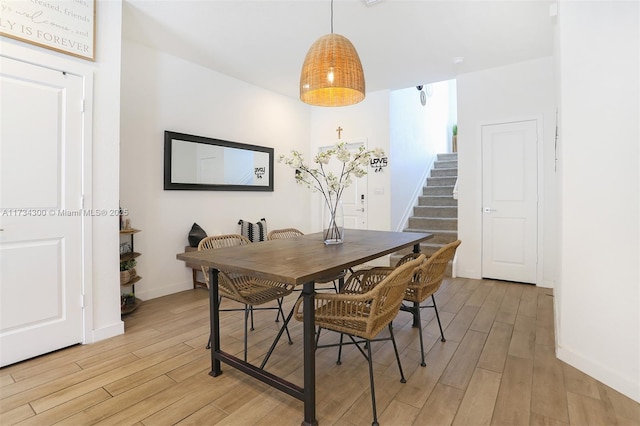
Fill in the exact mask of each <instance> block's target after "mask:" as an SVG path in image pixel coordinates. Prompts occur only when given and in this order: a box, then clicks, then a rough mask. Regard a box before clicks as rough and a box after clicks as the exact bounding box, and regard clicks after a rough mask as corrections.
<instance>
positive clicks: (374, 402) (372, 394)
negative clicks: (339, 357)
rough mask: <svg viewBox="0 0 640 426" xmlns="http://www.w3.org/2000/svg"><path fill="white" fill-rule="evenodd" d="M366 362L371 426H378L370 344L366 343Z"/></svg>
mask: <svg viewBox="0 0 640 426" xmlns="http://www.w3.org/2000/svg"><path fill="white" fill-rule="evenodd" d="M367 354H368V356H367V361H369V386H371V407H372V408H373V423H372V425H373V426H378V412H377V410H376V386H375V384H374V383H373V360H372V358H371V344H370V342H369V341H367Z"/></svg>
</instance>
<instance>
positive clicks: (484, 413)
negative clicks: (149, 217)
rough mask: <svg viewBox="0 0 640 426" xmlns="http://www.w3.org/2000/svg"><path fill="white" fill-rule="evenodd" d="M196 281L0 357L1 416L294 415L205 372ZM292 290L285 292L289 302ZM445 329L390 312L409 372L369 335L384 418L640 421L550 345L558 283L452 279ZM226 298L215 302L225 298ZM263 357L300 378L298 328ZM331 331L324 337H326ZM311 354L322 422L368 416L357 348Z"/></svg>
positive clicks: (227, 420) (86, 421)
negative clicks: (5, 360) (103, 324)
mask: <svg viewBox="0 0 640 426" xmlns="http://www.w3.org/2000/svg"><path fill="white" fill-rule="evenodd" d="M207 296H208V294H207V291H206V290H203V289H196V290H189V291H185V292H182V293H178V294H174V295H170V296H166V297H162V298H158V299H154V300H150V301H146V302H144V303H143V304H142V305H141V306H140V307H139V308H138V310H137V311H135V312H134V313H132V314H130V315H128V316H126V317H125V327H126V333H125V334H124V335H122V336H118V337H115V338H111V339H108V340H105V341H102V342H98V343H95V344H92V345H84V346H74V347H71V348H67V349H64V350H61V351H57V352H54V353H51V354H48V355H44V356H41V357H38V358H36V359H32V360H29V361H25V362H22V363H19V364H15V365H12V366H8V367H5V368H3V369H0V397H1V399H0V424H1V425H3V426H7V425H14V424H19V425H39V426H40V425H50V424H61V425H94V424H100V425H260V426H262V425H265V426H266V425H292V426H293V425H296V426H297V425H299V424H300V422H301V420H302V403H301V402H299V401H297V400H295V399H293V398H291V397H289V396H288V395H285V394H283V393H281V392H279V391H277V390H274V389H271V388H269V387H267V386H266V385H263V384H261V383H259V382H257V381H255V380H253V379H251V378H249V377H246V376H244V375H243V374H241V373H239V372H237V371H235V370H233V369H232V368H230V367H227V366H225V365H224V364H223V371H224V374H222V375H221V376H219V377H217V378H213V377H211V376H209V375H208V372H209V371H210V356H209V351H207V350H206V349H205V345H206V343H207V339H208V334H209V332H208V299H207ZM295 297H296V293H294V295H292V296H290V298H289V299H288V300H287V301H286V307H285V309H289V308H290V307H291V306H292V304H293V302H294V300H295ZM436 299H437V302H438V306H439V307H440V316H441V319H442V322H443V327H445V336H446V338H447V341H446V342H441V341H440V339H439V331H438V326H437V323H436V321H435V315H434V313H433V310H431V309H425V310H423V318H422V320H423V326H424V327H423V335H424V338H425V349H426V352H427V354H426V361H427V366H426V367H420V365H419V363H420V361H419V360H420V353H419V340H418V329H416V328H412V327H411V323H412V321H411V316H410V315H409V314H406V313H403V312H401V313H400V314H399V315H398V317H397V318H396V319H395V321H394V329H395V332H396V339H397V341H398V345H399V350H400V352H401V358H402V363H403V368H404V371H405V375H406V377H407V383H405V384H402V383H400V381H399V374H398V370H397V366H396V364H395V358H394V355H393V350H392V347H391V344H390V343H389V342H386V343H376V344H374V347H373V349H374V363H375V365H374V369H375V374H376V394H377V404H378V415H379V418H380V424H382V425H394V426H395V425H400V426H401V425H420V426H422V425H450V424H453V425H474V426H475V425H640V405H639V404H637V403H635V402H634V401H632V400H630V399H629V398H626V397H625V396H623V395H621V394H620V393H618V392H616V391H614V390H613V389H611V388H609V387H607V386H605V385H603V384H602V383H599V382H598V381H596V380H594V379H593V378H591V377H589V376H587V375H585V374H583V373H581V372H580V371H578V370H576V369H575V368H573V367H571V366H569V365H567V364H565V363H563V362H561V361H559V360H558V359H556V358H555V356H554V340H555V338H554V330H553V293H552V291H550V290H548V289H543V288H536V287H534V286H529V285H523V284H514V283H506V282H500V281H491V280H469V279H448V280H447V281H446V282H445V283H444V284H443V286H442V288H441V289H440V291H439V292H438V294H437V296H436ZM232 305H233V303H232V302H229V301H224V302H223V307H225V306H226V307H231V306H232ZM274 319H275V311H261V312H256V313H255V325H256V327H255V330H254V331H251V332H250V334H249V345H250V347H249V359H250V360H253V361H254V362H255V363H256V364H257V363H259V362H260V361H261V359H262V357H263V355H264V353H265V352H266V351H267V349H268V347H269V345H270V343H271V341H272V339H273V337H274V335H275V333H276V332H277V330H278V323H276V322H274ZM221 322H222V329H223V333H224V335H223V336H222V342H223V347H224V348H225V349H226V350H227V351H228V352H232V353H237V354H239V356H241V353H242V348H243V343H242V340H243V326H242V323H243V322H242V313H241V312H222V313H221ZM290 330H291V334H292V337H293V340H294V344H293V345H291V346H289V345H288V344H286V341H285V340H284V339H283V340H282V341H281V343H280V344H279V346H278V348H277V349H276V351H275V352H274V354H273V356H272V358H271V360H270V361H269V363H268V365H267V369H268V370H269V371H271V372H273V373H275V374H278V375H281V376H283V377H286V378H287V379H289V380H291V381H295V382H296V383H302V357H301V353H302V339H301V333H302V327H301V324H300V323H292V324H291V326H290ZM335 339H336V336H335V335H332V334H331V333H329V332H326V333H325V334H323V336H322V340H321V341H322V342H324V343H326V342H328V341H331V340H335ZM335 359H336V349H335V348H326V349H320V350H318V352H317V386H318V387H317V417H318V420H319V422H320V425H340V426H343V425H368V424H371V420H372V416H371V403H370V393H369V384H368V371H367V363H366V360H365V359H364V358H362V356H361V355H360V353H359V352H358V351H357V350H356V349H355V348H353V347H347V348H345V349H344V351H343V361H342V365H336V363H335Z"/></svg>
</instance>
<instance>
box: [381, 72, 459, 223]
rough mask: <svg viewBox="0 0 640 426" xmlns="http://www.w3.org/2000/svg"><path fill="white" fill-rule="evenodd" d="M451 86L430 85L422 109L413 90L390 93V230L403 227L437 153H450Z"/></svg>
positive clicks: (451, 121) (417, 92) (448, 83)
mask: <svg viewBox="0 0 640 426" xmlns="http://www.w3.org/2000/svg"><path fill="white" fill-rule="evenodd" d="M455 86H456V83H455V81H453V80H452V81H443V82H439V83H434V84H432V85H431V87H432V88H433V94H432V95H431V96H430V97H428V98H427V102H426V105H425V106H422V104H421V103H420V92H419V91H418V90H417V89H416V88H415V87H410V88H408V89H403V90H394V91H393V92H391V101H390V139H391V142H390V145H391V149H390V151H391V158H392V159H393V163H392V164H393V166H394V167H392V168H391V228H390V229H389V230H391V231H402V230H403V229H404V228H405V227H406V221H407V219H408V217H409V216H411V215H412V214H413V206H414V205H415V204H416V200H417V196H418V195H422V189H423V187H424V185H425V184H426V178H427V176H428V174H429V171H430V170H431V168H432V166H433V162H434V161H435V160H436V159H437V158H436V157H437V154H442V153H447V152H451V127H452V125H453V124H454V123H455V120H456V118H455V108H456V107H455V98H452V97H451V93H454V94H455Z"/></svg>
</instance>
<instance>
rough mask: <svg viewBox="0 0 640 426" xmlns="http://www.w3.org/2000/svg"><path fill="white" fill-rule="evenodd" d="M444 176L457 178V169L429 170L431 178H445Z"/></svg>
mask: <svg viewBox="0 0 640 426" xmlns="http://www.w3.org/2000/svg"><path fill="white" fill-rule="evenodd" d="M446 176H454V177H456V178H457V177H458V169H445V168H441V169H431V177H446Z"/></svg>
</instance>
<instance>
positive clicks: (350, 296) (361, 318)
mask: <svg viewBox="0 0 640 426" xmlns="http://www.w3.org/2000/svg"><path fill="white" fill-rule="evenodd" d="M424 259H425V256H424V255H422V256H420V257H419V258H417V259H414V260H411V261H408V262H405V263H404V264H403V265H401V266H400V267H398V268H395V269H394V270H389V268H380V269H379V270H378V271H379V272H380V273H384V274H383V277H384V278H382V279H380V278H378V277H377V276H376V275H377V274H375V272H373V271H372V273H371V274H370V276H369V278H370V279H371V280H373V281H374V282H375V285H372V284H370V283H365V287H366V288H369V290H368V291H366V292H363V293H345V292H343V293H339V294H327V295H325V294H318V295H316V309H315V317H316V325H318V326H320V327H322V328H326V329H329V330H333V331H337V332H342V333H347V334H351V335H353V336H358V337H361V338H363V339H374V338H375V336H376V335H377V334H378V333H379V332H380V331H381V330H382V329H383V328H384V327H386V326H387V325H388V324H389V323H390V322H391V321H393V319H394V318H395V316H396V315H397V314H398V311H399V310H400V305H401V304H402V300H403V298H404V293H405V290H406V288H407V285H408V283H409V281H411V277H412V276H413V272H414V269H415V268H416V267H417V266H418V265H420V263H422V261H423V260H424ZM296 319H297V320H299V321H302V320H303V316H302V312H301V310H300V300H299V301H298V303H297V305H296Z"/></svg>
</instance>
